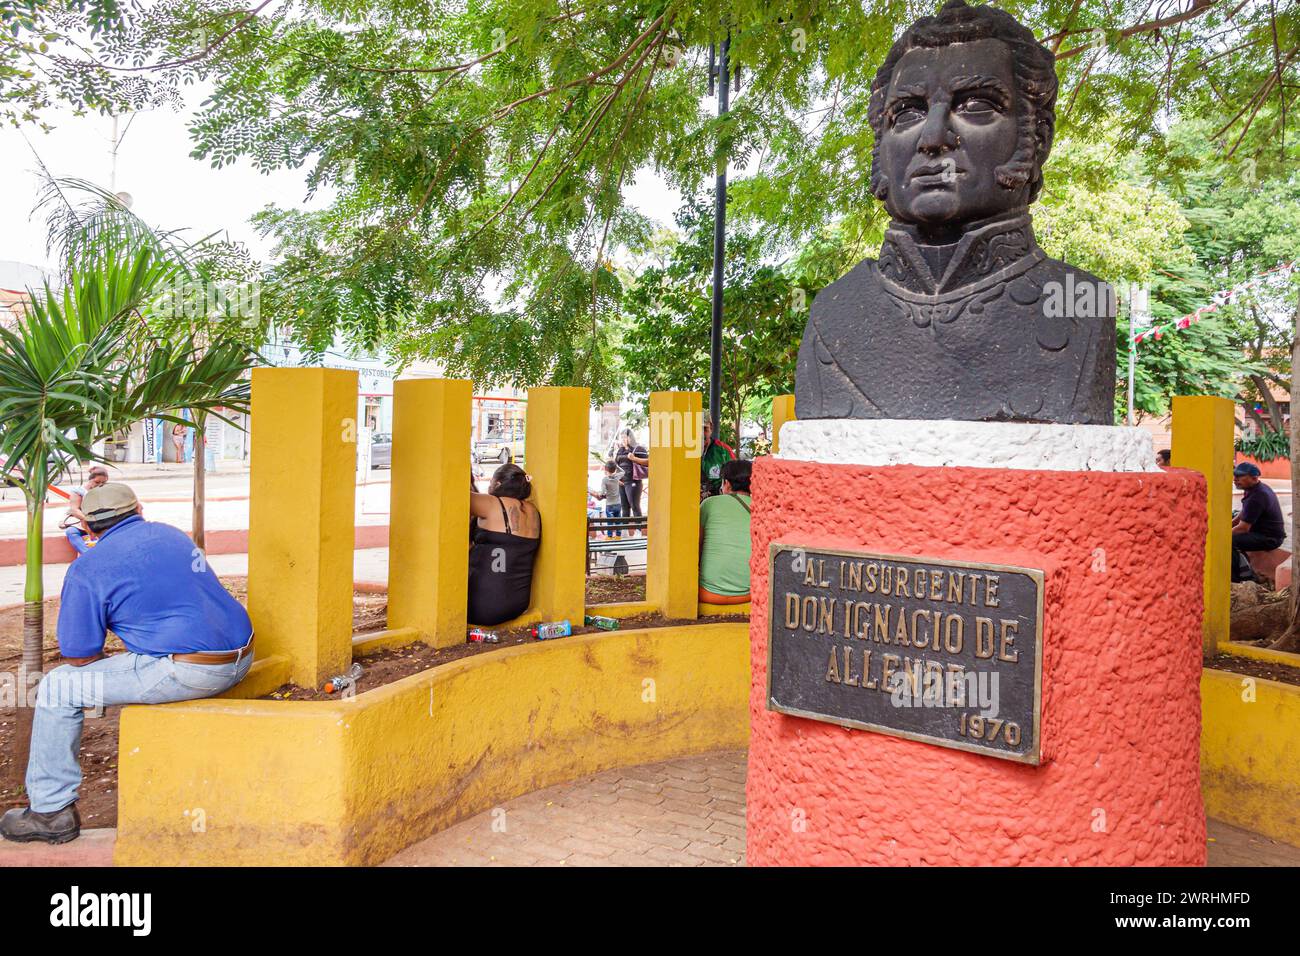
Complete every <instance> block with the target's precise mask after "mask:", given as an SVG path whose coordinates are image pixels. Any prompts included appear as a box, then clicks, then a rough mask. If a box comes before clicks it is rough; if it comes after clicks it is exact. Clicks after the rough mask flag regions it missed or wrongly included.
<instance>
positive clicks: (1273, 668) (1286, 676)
mask: <svg viewBox="0 0 1300 956" xmlns="http://www.w3.org/2000/svg"><path fill="white" fill-rule="evenodd" d="M1205 666H1206V667H1213V668H1214V669H1215V670H1220V671H1231V672H1232V673H1234V674H1241V675H1243V676H1245V677H1258V678H1260V679H1262V680H1275V681H1280V682H1281V683H1283V684H1291V685H1293V686H1296V687H1300V667H1296V666H1292V665H1290V664H1274V663H1273V662H1272V661H1257V660H1254V659H1253V658H1250V657H1237V656H1236V655H1235V654H1216V655H1215V656H1214V657H1207V658H1205Z"/></svg>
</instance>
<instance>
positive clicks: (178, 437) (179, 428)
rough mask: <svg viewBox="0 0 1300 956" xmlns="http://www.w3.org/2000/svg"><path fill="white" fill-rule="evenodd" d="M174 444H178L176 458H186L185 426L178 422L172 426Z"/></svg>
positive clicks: (179, 459) (180, 459) (178, 459)
mask: <svg viewBox="0 0 1300 956" xmlns="http://www.w3.org/2000/svg"><path fill="white" fill-rule="evenodd" d="M172 444H173V445H175V446H176V460H177V461H178V462H179V461H184V460H185V426H184V425H182V424H181V423H180V422H177V423H176V424H175V425H173V426H172Z"/></svg>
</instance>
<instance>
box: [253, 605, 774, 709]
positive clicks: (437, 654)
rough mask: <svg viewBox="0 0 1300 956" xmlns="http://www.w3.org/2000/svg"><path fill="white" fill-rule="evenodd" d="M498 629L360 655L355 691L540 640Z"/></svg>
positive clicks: (646, 619) (292, 695)
mask: <svg viewBox="0 0 1300 956" xmlns="http://www.w3.org/2000/svg"><path fill="white" fill-rule="evenodd" d="M745 620H748V617H747V616H746V615H743V614H731V615H726V616H719V617H710V618H707V619H705V620H696V621H693V620H688V619H685V618H665V617H661V616H660V615H658V614H638V615H637V616H636V617H629V618H625V619H623V620H622V621H621V622H620V627H619V630H625V631H626V630H631V629H633V628H656V627H674V626H677V625H683V624H714V623H720V622H727V621H745ZM493 633H495V634H496V635H497V636H498V637H499V638H500V641H499V642H498V643H496V644H489V643H487V642H477V641H475V642H470V641H466V642H465V643H464V644H458V645H456V646H455V647H443V648H437V647H430V646H429V645H428V644H424V643H420V642H416V643H413V644H407V645H406V646H405V647H398V648H392V649H390V650H386V651H379V652H377V653H375V654H369V655H367V656H366V657H363V658H361V660H360V663H361V667H362V671H361V677H360V678H358V680H357V686H356V693H358V694H360V693H365V692H366V691H368V690H374V689H375V688H376V687H383V686H384V685H385V684H391V683H393V682H394V681H399V680H401V679H402V678H403V677H410V676H411V675H412V674H418V673H420V672H421V671H426V670H428V669H429V668H431V667H438V666H439V665H441V664H449V663H451V662H452V661H458V660H460V659H461V658H463V657H473V656H474V655H476V654H488V653H491V652H492V651H497V650H501V649H502V648H506V647H518V646H519V645H520V644H535V643H538V641H537V638H535V637H533V636H532V634H531V633H530V631H529V629H528V628H527V627H517V628H511V629H510V630H508V631H503V630H496V631H494V632H493ZM601 633H608V632H604V631H602V630H601V629H600V628H598V627H575V628H574V629H573V634H574V636H578V635H582V634H601ZM552 640H558V641H563V640H567V638H563V637H558V638H552ZM341 696H342V694H341V693H334V694H327V693H325V692H324V691H323V690H315V689H312V688H307V687H299V686H298V685H296V684H285V685H284V686H282V687H279V688H277V689H276V690H275V691H273V692H272V693H270V694H268V695H266V697H265V698H263V699H264V700H338V699H339V698H340V697H341Z"/></svg>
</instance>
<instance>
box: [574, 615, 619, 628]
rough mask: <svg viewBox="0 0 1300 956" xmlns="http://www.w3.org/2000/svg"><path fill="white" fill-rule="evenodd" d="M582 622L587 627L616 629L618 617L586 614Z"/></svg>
mask: <svg viewBox="0 0 1300 956" xmlns="http://www.w3.org/2000/svg"><path fill="white" fill-rule="evenodd" d="M582 623H583V624H585V625H587V627H598V628H600V629H601V630H602V631H617V630H618V618H614V617H599V616H597V615H595V614H588V615H587V616H586V617H584V618H583V619H582Z"/></svg>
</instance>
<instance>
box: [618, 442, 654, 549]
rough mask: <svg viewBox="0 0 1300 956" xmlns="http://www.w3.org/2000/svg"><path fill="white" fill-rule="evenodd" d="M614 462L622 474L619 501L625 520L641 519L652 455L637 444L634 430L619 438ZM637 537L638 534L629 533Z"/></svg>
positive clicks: (619, 481)
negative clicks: (648, 468) (643, 489)
mask: <svg viewBox="0 0 1300 956" xmlns="http://www.w3.org/2000/svg"><path fill="white" fill-rule="evenodd" d="M614 461H615V462H616V463H617V464H618V467H619V469H620V470H621V472H622V474H621V475H620V476H619V479H618V483H619V489H618V500H619V508H620V510H621V511H622V516H623V517H624V518H639V517H641V489H642V488H643V487H644V482H645V474H646V472H645V469H646V468H647V467H648V466H649V464H650V453H649V452H648V451H646V450H645V448H644V447H643V446H641V445H638V444H637V443H636V439H635V438H634V437H633V436H632V429H630V428H625V429H623V434H622V435H620V436H619V447H618V451H616V452H615V453H614ZM629 533H630V534H633V535H635V534H636V532H635V531H632V532H629Z"/></svg>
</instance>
